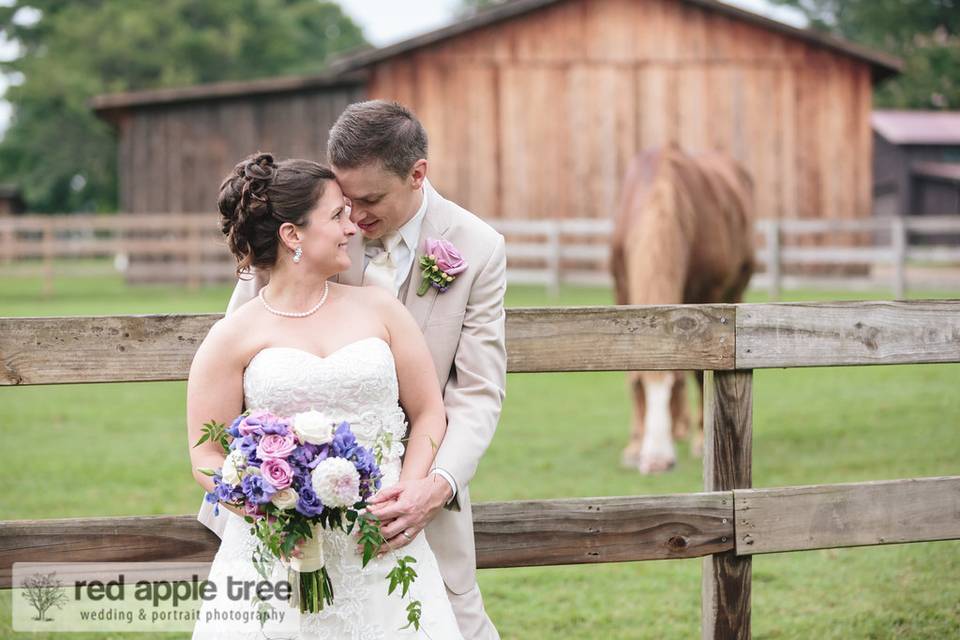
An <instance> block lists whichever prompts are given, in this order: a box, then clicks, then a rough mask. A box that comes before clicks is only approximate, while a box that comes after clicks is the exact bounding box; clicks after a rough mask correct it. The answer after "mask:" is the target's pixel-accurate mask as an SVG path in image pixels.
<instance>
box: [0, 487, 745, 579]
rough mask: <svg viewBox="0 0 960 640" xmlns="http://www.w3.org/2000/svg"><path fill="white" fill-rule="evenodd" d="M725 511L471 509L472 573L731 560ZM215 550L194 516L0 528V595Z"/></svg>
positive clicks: (649, 499)
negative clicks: (75, 568)
mask: <svg viewBox="0 0 960 640" xmlns="http://www.w3.org/2000/svg"><path fill="white" fill-rule="evenodd" d="M732 505H733V495H732V493H730V492H726V493H722V492H721V493H710V494H684V495H662V496H636V497H624V498H581V499H568V500H538V501H523V502H492V503H485V504H477V505H474V511H473V518H474V535H475V539H476V546H477V564H478V566H480V567H485V568H492V567H529V566H541V565H563V564H584V563H600V562H625V561H631V560H667V559H676V558H695V557H698V556H702V555H705V554H709V553H716V552H719V551H728V550H732V549H733V508H732ZM219 544H220V540H219V538H217V536H216V535H215V534H213V533H212V532H211V531H209V530H207V529H206V527H204V526H203V525H202V524H200V523H199V522H197V520H196V517H195V516H193V515H183V516H147V517H139V516H138V517H123V518H71V519H65V520H22V521H7V522H0V588H9V587H10V576H11V570H12V567H13V563H14V562H147V561H156V562H184V563H188V562H203V561H210V560H212V559H213V555H214V554H215V553H216V551H217V548H218V547H219ZM184 575H186V576H189V573H186V574H184Z"/></svg>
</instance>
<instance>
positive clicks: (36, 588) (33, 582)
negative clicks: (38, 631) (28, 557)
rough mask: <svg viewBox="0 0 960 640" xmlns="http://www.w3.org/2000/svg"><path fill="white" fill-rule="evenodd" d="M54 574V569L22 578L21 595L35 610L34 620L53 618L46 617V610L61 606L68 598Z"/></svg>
mask: <svg viewBox="0 0 960 640" xmlns="http://www.w3.org/2000/svg"><path fill="white" fill-rule="evenodd" d="M56 575H57V572H56V571H54V572H53V573H35V574H33V575H32V576H30V577H28V578H24V579H23V582H22V584H21V586H22V587H23V589H24V591H23V592H22V593H21V595H23V597H24V598H26V599H27V601H28V602H29V603H30V606H32V607H33V608H34V609H36V610H37V617H35V618H34V620H39V621H41V622H49V621H51V620H53V618H48V617H47V612H48V611H49V610H50V609H52V608H53V607H56V608H58V609H60V608H62V607H63V605H65V604H66V603H67V601H68V600H69V598H67V593H66V590H65V589H64V588H63V584H62V583H61V582H60V580H58V579H57V578H56V577H55V576H56Z"/></svg>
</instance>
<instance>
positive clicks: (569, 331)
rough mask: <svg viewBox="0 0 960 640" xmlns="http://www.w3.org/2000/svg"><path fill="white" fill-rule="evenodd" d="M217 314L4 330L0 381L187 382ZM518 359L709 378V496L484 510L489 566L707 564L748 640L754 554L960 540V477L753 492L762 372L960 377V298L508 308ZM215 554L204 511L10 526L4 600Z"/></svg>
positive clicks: (729, 629) (520, 368)
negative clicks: (107, 565) (894, 368)
mask: <svg viewBox="0 0 960 640" xmlns="http://www.w3.org/2000/svg"><path fill="white" fill-rule="evenodd" d="M219 317H220V316H218V315H172V316H168V315H164V316H113V317H67V318H0V385H42V384H73V383H91V382H130V381H148V380H183V379H184V378H185V377H186V375H187V372H188V368H189V365H190V362H191V359H192V357H193V354H194V352H195V350H196V348H197V346H198V344H199V343H200V341H201V340H202V339H203V336H204V335H205V334H206V332H207V330H208V329H209V327H210V326H211V324H212V323H213V322H215V321H216V320H217V319H218V318H219ZM507 349H508V369H509V371H511V372H523V373H536V372H554V371H610V370H614V371H627V370H644V369H659V370H671V369H687V370H689V369H705V370H707V373H706V376H705V408H704V416H705V418H704V422H705V434H704V435H705V440H704V459H703V469H704V491H703V492H702V493H693V494H677V495H658V496H628V497H603V498H583V499H567V500H533V501H520V502H501V503H487V504H478V505H476V506H475V507H474V521H475V536H476V544H477V560H478V565H479V566H480V567H483V568H490V567H521V566H540V565H565V564H589V563H602V562H624V561H634V560H664V559H678V558H696V557H702V558H703V574H702V589H701V598H702V614H701V616H702V625H701V628H702V638H704V639H721V638H723V639H729V638H749V637H750V617H751V613H750V603H751V590H752V586H751V558H752V556H753V555H755V554H760V553H774V552H785V551H804V550H810V549H822V548H830V547H850V546H863V545H881V544H891V543H903V542H922V541H931V540H956V539H960V510H958V508H957V505H958V500H957V497H958V495H960V476H951V477H935V478H911V479H895V480H884V481H877V482H858V483H849V484H828V485H813V486H796V487H779V488H766V489H765V488H752V479H751V469H752V456H753V454H752V407H753V370H754V369H763V368H782V367H820V366H840V365H881V364H907V363H958V362H960V301H956V300H955V301H909V302H857V303H821V304H815V303H809V304H743V305H680V306H637V307H583V308H542V309H541V308H536V309H533V308H531V309H509V310H508V311H507ZM198 495H199V494H198ZM218 544H219V540H218V539H217V537H216V536H215V535H214V534H213V533H211V532H209V531H207V530H206V529H205V528H204V527H203V525H201V524H200V523H199V522H197V521H196V519H195V516H194V515H193V514H189V515H180V516H150V517H123V518H117V517H112V518H74V519H65V520H30V521H7V522H0V587H4V588H9V587H10V586H11V585H10V581H11V570H12V565H13V563H14V562H21V561H22V562H38V561H43V562H135V561H169V562H192V561H209V560H211V559H212V558H213V555H214V553H215V552H216V549H217V546H218ZM164 577H165V578H167V579H169V575H168V574H167V573H165V574H164ZM182 577H183V578H184V579H189V575H187V574H185V575H184V576H182Z"/></svg>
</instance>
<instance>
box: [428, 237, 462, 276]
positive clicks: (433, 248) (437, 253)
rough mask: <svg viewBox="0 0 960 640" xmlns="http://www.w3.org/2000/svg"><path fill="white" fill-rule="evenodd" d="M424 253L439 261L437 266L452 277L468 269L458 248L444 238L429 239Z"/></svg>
mask: <svg viewBox="0 0 960 640" xmlns="http://www.w3.org/2000/svg"><path fill="white" fill-rule="evenodd" d="M424 251H425V252H426V254H427V255H428V256H433V257H434V258H436V259H437V266H438V267H440V269H441V270H443V271H445V272H447V273H448V274H449V275H451V276H455V275H457V274H458V273H460V272H461V271H463V270H465V269H466V268H467V262H466V260H464V259H463V256H461V255H460V252H459V251H457V248H456V247H454V246H453V245H452V244H450V243H449V242H447V241H446V240H444V239H443V238H439V239H434V238H427V240H426V242H425V243H424Z"/></svg>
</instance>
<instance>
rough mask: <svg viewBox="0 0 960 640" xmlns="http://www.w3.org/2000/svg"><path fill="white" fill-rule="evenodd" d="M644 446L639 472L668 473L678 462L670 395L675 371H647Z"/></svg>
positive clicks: (643, 374) (645, 379)
mask: <svg viewBox="0 0 960 640" xmlns="http://www.w3.org/2000/svg"><path fill="white" fill-rule="evenodd" d="M640 375H641V378H642V379H643V390H644V396H645V397H644V400H645V403H646V406H645V407H644V409H645V411H644V413H643V427H644V429H643V443H642V448H641V452H640V464H639V465H638V466H637V468H638V469H639V470H640V473H643V474H649V473H659V472H661V471H669V470H670V469H671V468H673V466H674V465H675V464H676V462H677V454H676V451H675V449H674V446H673V437H672V428H671V422H672V421H671V416H670V404H671V403H670V396H671V393H672V391H673V383H674V379H675V378H676V377H677V376H676V375H675V374H674V372H673V371H644V372H643V373H642V374H640Z"/></svg>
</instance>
